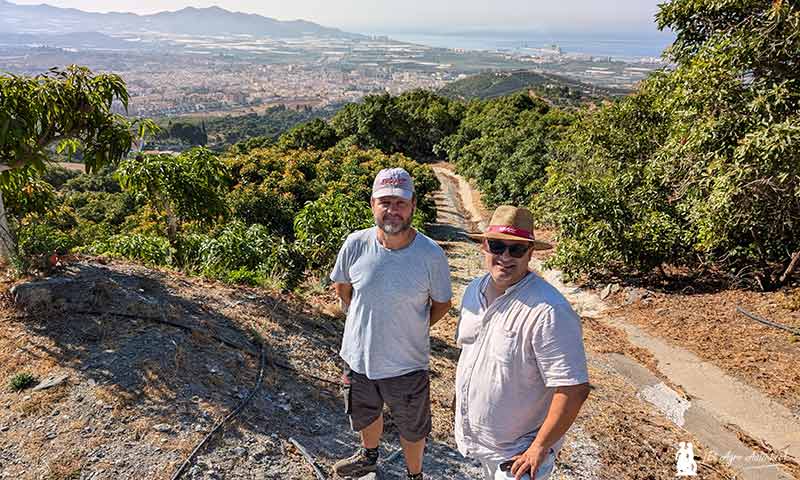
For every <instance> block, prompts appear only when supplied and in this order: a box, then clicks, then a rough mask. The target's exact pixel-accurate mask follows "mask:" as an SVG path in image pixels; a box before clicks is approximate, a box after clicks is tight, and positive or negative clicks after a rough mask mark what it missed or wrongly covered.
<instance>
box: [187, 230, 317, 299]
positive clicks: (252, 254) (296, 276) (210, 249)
mask: <svg viewBox="0 0 800 480" xmlns="http://www.w3.org/2000/svg"><path fill="white" fill-rule="evenodd" d="M199 257H200V267H201V268H202V271H203V273H205V274H206V275H208V276H210V277H213V278H219V279H222V280H227V281H237V282H238V281H241V282H244V283H248V284H263V283H269V284H272V285H276V286H278V287H279V288H284V289H289V290H290V289H293V288H295V287H296V286H297V285H298V284H299V282H300V281H301V280H302V278H303V275H304V273H305V267H306V262H305V259H304V258H303V255H302V254H301V253H300V252H298V251H297V250H296V249H295V247H294V245H292V244H291V243H290V242H288V241H286V240H284V239H283V238H281V237H278V236H275V235H274V234H272V233H271V232H270V231H269V230H268V229H267V228H266V227H265V226H263V225H259V224H255V225H250V226H247V225H245V224H244V223H242V222H240V221H233V222H231V223H229V224H227V225H226V226H225V227H224V228H223V229H222V230H221V231H220V232H219V233H218V234H217V235H216V236H215V237H213V238H209V239H207V240H206V241H205V242H204V243H203V244H202V245H201V246H200V250H199Z"/></svg>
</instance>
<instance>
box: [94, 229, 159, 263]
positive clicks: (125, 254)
mask: <svg viewBox="0 0 800 480" xmlns="http://www.w3.org/2000/svg"><path fill="white" fill-rule="evenodd" d="M88 251H89V252H90V253H92V254H95V255H108V256H112V257H122V258H127V259H129V260H138V261H141V262H143V263H145V264H148V265H172V262H173V254H174V252H173V249H172V247H171V246H170V244H169V240H167V239H166V238H164V237H156V236H152V235H142V234H138V233H129V234H119V235H113V236H111V237H109V238H107V239H105V240H102V241H99V242H96V243H94V244H92V245H91V246H90V247H89V248H88Z"/></svg>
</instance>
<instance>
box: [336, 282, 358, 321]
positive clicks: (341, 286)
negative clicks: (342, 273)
mask: <svg viewBox="0 0 800 480" xmlns="http://www.w3.org/2000/svg"><path fill="white" fill-rule="evenodd" d="M333 289H334V291H336V296H337V297H339V307H341V309H342V313H344V314H345V315H347V309H348V308H350V301H351V300H352V299H353V285H352V284H349V283H339V282H336V283H334V284H333Z"/></svg>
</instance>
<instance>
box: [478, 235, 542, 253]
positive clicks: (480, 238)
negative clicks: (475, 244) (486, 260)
mask: <svg viewBox="0 0 800 480" xmlns="http://www.w3.org/2000/svg"><path fill="white" fill-rule="evenodd" d="M467 236H468V237H469V238H471V239H473V240H478V241H483V239H495V240H509V241H515V242H528V243H532V244H533V249H534V250H550V249H551V248H553V246H552V245H550V244H549V243H547V242H542V241H540V240H530V239H527V238H522V237H515V236H514V235H508V234H506V233H495V232H490V233H468V234H467Z"/></svg>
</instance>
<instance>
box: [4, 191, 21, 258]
mask: <svg viewBox="0 0 800 480" xmlns="http://www.w3.org/2000/svg"><path fill="white" fill-rule="evenodd" d="M16 250H17V246H16V243H15V242H14V237H13V236H12V235H11V230H10V229H9V228H8V220H7V219H6V208H5V206H4V205H3V194H2V192H0V262H2V263H4V264H8V263H9V261H10V260H11V256H12V255H14V253H15V252H16Z"/></svg>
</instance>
